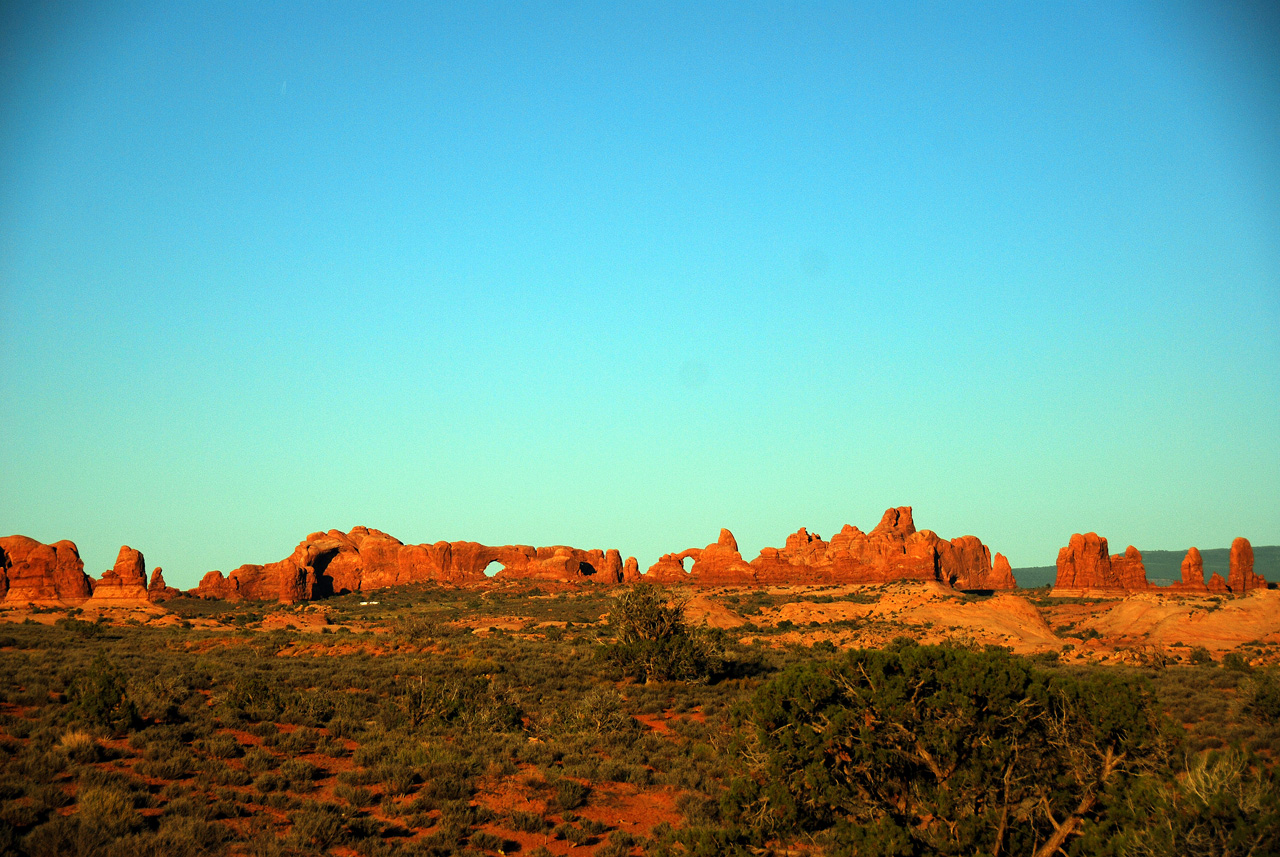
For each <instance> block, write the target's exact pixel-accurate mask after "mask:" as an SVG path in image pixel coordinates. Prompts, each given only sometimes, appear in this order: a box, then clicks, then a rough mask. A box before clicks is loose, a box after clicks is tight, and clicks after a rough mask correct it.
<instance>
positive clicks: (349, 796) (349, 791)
mask: <svg viewBox="0 0 1280 857" xmlns="http://www.w3.org/2000/svg"><path fill="white" fill-rule="evenodd" d="M333 794H334V796H335V797H338V798H341V799H342V800H345V801H346V802H347V803H349V804H351V806H353V807H355V808H357V809H363V808H364V807H367V806H373V805H374V804H375V803H377V802H378V796H377V795H375V794H374V793H373V792H372V791H370V790H369V789H367V788H365V787H364V786H349V785H346V784H344V783H339V784H338V785H337V786H335V787H334V789H333Z"/></svg>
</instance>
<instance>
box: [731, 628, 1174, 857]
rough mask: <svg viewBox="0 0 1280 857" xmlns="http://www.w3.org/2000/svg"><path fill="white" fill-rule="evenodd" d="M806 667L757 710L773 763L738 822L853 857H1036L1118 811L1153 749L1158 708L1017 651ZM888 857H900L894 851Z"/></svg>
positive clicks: (743, 803)
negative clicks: (1060, 833) (1113, 796)
mask: <svg viewBox="0 0 1280 857" xmlns="http://www.w3.org/2000/svg"><path fill="white" fill-rule="evenodd" d="M895 649H896V650H895V651H883V652H881V651H866V650H858V651H853V652H850V653H848V655H847V656H846V657H845V658H844V659H842V660H840V661H837V662H835V663H831V664H825V665H821V666H805V667H799V668H793V669H791V670H788V671H787V672H785V673H784V674H783V675H782V676H780V677H779V678H778V679H776V680H774V681H772V682H770V683H769V684H768V685H766V686H765V687H763V688H762V689H761V690H760V691H759V692H758V693H757V694H756V697H755V699H754V701H753V703H752V709H751V715H750V717H751V721H752V723H753V725H754V726H755V729H756V736H757V740H758V742H759V750H758V752H759V753H761V754H762V755H763V757H764V760H763V764H762V766H761V768H760V770H759V772H758V775H757V778H756V779H754V780H744V781H740V782H739V783H738V784H737V785H736V786H735V789H734V791H732V792H731V793H730V798H729V799H728V800H727V801H726V806H725V809H726V811H727V813H728V815H729V817H730V818H732V819H736V820H738V821H740V822H741V823H743V824H746V825H748V826H751V827H754V828H762V827H763V828H768V829H774V830H785V829H792V828H794V827H797V826H798V827H801V828H808V829H824V828H830V829H833V830H834V834H835V836H836V841H837V843H838V845H839V850H840V851H841V852H843V853H849V854H864V853H865V854H870V853H876V854H879V853H903V854H917V853H936V854H970V853H973V852H974V851H975V850H981V851H984V852H994V851H1000V852H1002V853H1003V852H1006V851H1010V852H1013V853H1029V852H1030V851H1032V850H1034V849H1035V848H1036V847H1038V843H1042V842H1044V841H1045V840H1046V839H1047V838H1048V837H1049V836H1051V835H1052V834H1053V832H1054V831H1055V829H1056V826H1057V825H1059V824H1062V825H1064V826H1071V827H1074V826H1075V825H1077V824H1079V823H1080V822H1081V821H1082V820H1084V819H1087V818H1094V817H1096V816H1097V815H1098V814H1099V813H1100V812H1102V811H1103V810H1104V809H1105V806H1106V801H1107V799H1108V798H1107V796H1108V795H1109V794H1110V793H1111V792H1112V791H1113V790H1114V789H1115V787H1116V786H1117V785H1118V784H1119V783H1120V782H1121V781H1122V780H1123V779H1124V777H1125V776H1126V774H1127V773H1128V772H1129V771H1130V769H1131V768H1132V766H1133V765H1134V763H1135V762H1136V761H1137V760H1138V759H1139V758H1149V754H1150V752H1151V751H1152V749H1153V746H1152V739H1153V731H1152V730H1153V714H1152V711H1151V708H1150V704H1149V700H1148V698H1147V695H1146V694H1145V693H1144V692H1143V691H1142V690H1141V689H1137V688H1134V687H1133V686H1131V685H1130V684H1128V683H1125V682H1121V681H1114V680H1110V678H1109V677H1097V678H1093V679H1091V680H1089V681H1077V680H1068V679H1061V678H1053V679H1051V678H1049V677H1048V676H1046V675H1043V674H1040V673H1038V672H1036V671H1034V670H1033V669H1032V668H1031V667H1030V666H1029V665H1028V664H1027V662H1026V661H1023V660H1020V659H1017V658H1014V657H1012V656H1009V655H1007V654H1004V653H1003V652H998V651H987V652H972V651H969V650H965V649H955V648H945V647H933V646H916V645H907V644H905V643H904V644H902V645H899V646H895ZM886 849H888V850H887V851H886Z"/></svg>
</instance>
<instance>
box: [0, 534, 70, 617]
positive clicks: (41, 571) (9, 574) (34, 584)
mask: <svg viewBox="0 0 1280 857" xmlns="http://www.w3.org/2000/svg"><path fill="white" fill-rule="evenodd" d="M0 569H3V577H4V589H5V591H4V601H5V603H6V604H49V605H75V604H80V603H83V602H84V601H86V600H87V599H88V598H89V596H90V595H92V594H93V581H92V580H91V579H90V577H89V575H87V574H85V573H84V562H82V561H81V559H80V551H79V550H78V549H77V548H76V546H75V543H74V542H69V541H66V540H63V541H60V542H54V543H53V544H51V545H46V544H42V543H41V542H38V541H36V540H35V539H32V538H28V537H26V536H5V537H4V538H0Z"/></svg>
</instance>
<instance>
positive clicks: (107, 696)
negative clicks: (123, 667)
mask: <svg viewBox="0 0 1280 857" xmlns="http://www.w3.org/2000/svg"><path fill="white" fill-rule="evenodd" d="M70 698H71V707H72V711H73V712H74V713H75V715H76V716H77V717H78V718H79V719H80V720H81V721H82V722H84V723H87V724H90V725H93V726H101V727H103V728H106V729H109V730H111V731H113V732H116V733H124V732H125V731H127V730H128V729H130V728H131V727H133V726H134V725H136V724H137V722H138V709H137V707H136V706H135V705H134V704H133V701H132V700H131V699H130V698H129V695H128V692H127V690H126V682H125V680H124V678H123V677H122V676H121V675H120V671H119V670H117V669H116V668H115V667H114V666H112V665H111V664H110V663H108V662H107V660H106V658H105V657H103V656H102V655H98V656H97V657H96V658H95V659H94V660H93V663H92V664H91V665H90V666H89V668H88V669H87V670H85V671H84V672H82V673H81V674H80V675H78V676H76V678H75V680H74V681H73V682H72V685H71V694H70Z"/></svg>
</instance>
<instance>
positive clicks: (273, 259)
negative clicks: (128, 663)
mask: <svg viewBox="0 0 1280 857" xmlns="http://www.w3.org/2000/svg"><path fill="white" fill-rule="evenodd" d="M1266 6H1267V4H1257V5H1256V6H1251V5H1249V4H1243V3H1231V4H1203V3H1200V4H1197V3H1176V2H1175V3H1168V2H1150V3H1147V2H1137V3H1105V4H1104V3H1062V4H1056V3H1016V4H1008V5H1004V4H994V5H975V4H953V3H937V4H926V3H888V4H863V3H844V2H841V3H832V4H809V3H738V2H731V3H685V2H681V3H670V4H657V3H645V4H636V5H629V4H616V3H599V4H574V3H561V2H553V3H545V4H543V3H514V2H513V3H498V4H471V3H406V4H403V5H400V4H389V5H387V6H385V7H383V8H381V9H380V11H378V12H377V13H376V14H375V13H372V12H371V11H370V8H371V7H370V6H369V5H368V4H365V3H342V2H336V3H297V4H283V3H282V4H261V3H256V2H255V3H244V4H237V3H216V4H186V3H166V2H158V3H150V2H147V3H127V2H102V3H75V2H71V3H42V2H39V3H38V2H11V3H5V4H3V7H0V8H2V11H0V531H2V534H9V533H22V534H25V535H30V536H32V537H34V538H37V539H40V540H41V541H54V540H57V539H63V538H69V539H72V540H73V541H75V542H76V543H77V544H78V545H79V546H80V549H81V554H82V556H83V557H84V559H85V564H86V570H87V571H89V572H90V573H92V574H94V575H95V576H96V575H98V574H100V573H101V572H102V571H103V570H104V569H106V568H108V567H110V565H111V562H112V561H113V559H114V557H115V552H116V550H117V549H118V547H119V546H120V545H121V544H125V543H127V544H130V545H132V546H134V547H136V548H139V549H140V550H142V551H143V552H144V553H145V555H146V557H147V560H148V565H149V566H151V567H153V566H155V565H161V566H163V567H164V569H165V572H166V577H167V578H168V580H169V582H170V583H171V584H173V585H178V586H182V587H189V586H193V585H195V583H196V582H197V581H198V579H199V577H200V575H201V574H203V573H204V572H206V571H208V570H210V569H214V568H217V569H222V570H223V571H230V570H231V569H232V568H234V567H235V566H237V565H239V564H241V563H245V562H269V561H273V560H276V559H280V558H282V557H284V556H286V555H288V554H289V552H290V551H291V550H292V549H293V546H294V545H295V544H296V543H297V542H298V541H300V540H301V539H302V538H303V537H304V536H305V535H306V534H307V533H309V532H311V531H314V530H318V529H329V528H333V527H337V528H340V529H343V530H347V529H349V528H351V527H352V526H354V525H357V524H364V525H367V526H371V527H377V528H379V529H383V530H386V531H387V532H390V533H391V534H393V535H395V536H397V537H399V538H400V539H402V540H404V541H406V542H433V541H437V540H439V539H448V540H457V539H469V540H475V541H481V542H486V543H490V544H507V543H524V544H539V545H544V544H571V545H576V546H579V547H584V548H590V547H618V548H620V549H621V550H622V552H623V554H624V555H627V554H634V555H636V556H637V557H639V559H640V562H641V565H642V567H647V566H648V565H649V564H650V563H652V562H653V561H655V560H656V559H657V557H658V555H659V554H661V553H664V552H667V551H674V550H682V549H684V548H686V547H690V546H701V545H704V544H706V543H708V542H709V541H714V540H715V538H716V535H717V533H718V531H719V528H720V527H722V526H727V527H729V528H730V529H732V530H733V531H734V533H735V534H736V535H737V537H738V541H739V545H740V546H741V548H742V552H743V554H744V555H745V556H746V558H747V559H751V558H752V557H754V556H755V555H756V553H757V552H758V550H759V549H760V548H761V547H763V546H765V545H781V544H782V542H783V540H784V539H785V537H786V535H787V534H788V533H790V532H793V531H794V530H795V529H797V528H798V527H800V526H802V525H803V526H808V527H809V529H810V530H811V531H817V532H819V533H821V534H822V535H823V536H828V537H829V536H830V535H831V534H832V532H834V531H836V530H838V529H839V528H840V526H841V525H842V524H845V523H853V524H856V525H858V526H860V527H862V528H863V529H864V530H865V529H870V528H871V527H872V526H873V525H874V524H875V523H876V522H877V521H878V520H879V517H880V514H881V512H882V511H883V510H884V509H885V508H886V507H888V506H891V505H911V506H914V507H915V520H916V523H917V526H919V527H921V528H929V529H933V530H935V531H936V532H938V534H939V535H941V536H943V537H953V536H958V535H962V534H966V533H972V534H974V535H977V536H979V537H980V538H982V539H983V541H984V542H986V543H987V544H988V545H989V546H990V547H991V548H992V550H993V551H1001V552H1003V553H1005V554H1006V556H1008V557H1009V559H1010V561H1011V562H1012V563H1013V565H1014V566H1015V567H1017V566H1027V565H1048V564H1052V562H1053V560H1054V557H1055V556H1056V552H1057V550H1058V548H1059V547H1060V546H1061V545H1063V544H1065V543H1066V541H1067V539H1068V538H1069V537H1070V535H1071V533H1073V532H1077V531H1080V532H1083V531H1088V530H1095V531H1097V532H1099V533H1101V534H1102V535H1104V536H1106V537H1108V538H1109V539H1110V541H1111V543H1112V546H1113V550H1115V551H1119V550H1122V549H1123V547H1124V546H1125V545H1126V544H1130V543H1133V544H1136V545H1138V546H1139V547H1142V548H1146V549H1156V548H1159V549H1181V548H1185V547H1187V546H1189V545H1192V544H1195V545H1198V546H1201V547H1222V546H1226V545H1227V544H1229V543H1230V541H1231V539H1232V538H1233V537H1235V536H1238V535H1244V536H1247V537H1248V538H1250V539H1251V540H1252V541H1253V542H1254V544H1278V543H1280V440H1278V438H1280V88H1278V87H1277V84H1276V82H1275V81H1276V80H1277V78H1278V77H1280V75H1278V74H1277V71H1278V70H1280V49H1278V47H1277V46H1278V45H1280V18H1278V16H1277V15H1276V13H1275V12H1274V11H1272V12H1267V11H1259V10H1265V9H1266Z"/></svg>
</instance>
